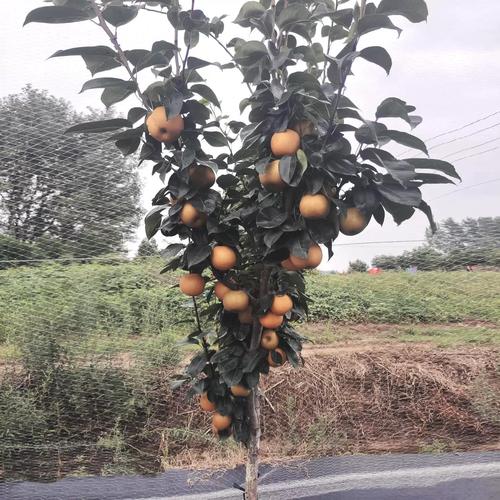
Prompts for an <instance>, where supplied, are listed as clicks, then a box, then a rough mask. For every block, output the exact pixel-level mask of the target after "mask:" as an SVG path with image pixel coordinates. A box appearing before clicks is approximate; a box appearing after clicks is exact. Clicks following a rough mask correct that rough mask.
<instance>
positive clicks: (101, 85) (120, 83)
mask: <svg viewBox="0 0 500 500" xmlns="http://www.w3.org/2000/svg"><path fill="white" fill-rule="evenodd" d="M107 88H119V89H124V90H125V89H126V90H131V91H132V92H133V91H134V90H135V89H136V84H135V82H131V81H127V80H122V79H121V78H94V79H93V80H89V81H88V82H85V83H84V84H83V87H82V90H80V93H81V92H85V90H91V89H107Z"/></svg>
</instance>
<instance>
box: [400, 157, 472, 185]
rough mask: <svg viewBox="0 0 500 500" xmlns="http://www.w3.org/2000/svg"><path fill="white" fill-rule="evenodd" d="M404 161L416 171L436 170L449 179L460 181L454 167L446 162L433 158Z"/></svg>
mask: <svg viewBox="0 0 500 500" xmlns="http://www.w3.org/2000/svg"><path fill="white" fill-rule="evenodd" d="M406 161H407V162H408V163H411V164H412V165H413V166H414V167H415V168H416V169H425V170H437V171H439V172H443V173H444V174H446V175H449V176H450V177H454V178H455V179H458V180H462V179H461V178H460V175H458V172H457V171H456V170H455V167H454V166H453V165H452V164H451V163H448V162H447V161H443V160H435V159H433V158H407V159H406Z"/></svg>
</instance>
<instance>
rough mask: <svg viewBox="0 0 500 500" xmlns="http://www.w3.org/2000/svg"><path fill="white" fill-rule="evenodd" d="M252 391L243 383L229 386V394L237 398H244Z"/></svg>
mask: <svg viewBox="0 0 500 500" xmlns="http://www.w3.org/2000/svg"><path fill="white" fill-rule="evenodd" d="M250 392H252V391H251V390H250V389H248V388H247V387H245V386H244V385H233V386H232V387H231V394H232V395H233V396H236V397H238V398H246V397H247V396H249V395H250Z"/></svg>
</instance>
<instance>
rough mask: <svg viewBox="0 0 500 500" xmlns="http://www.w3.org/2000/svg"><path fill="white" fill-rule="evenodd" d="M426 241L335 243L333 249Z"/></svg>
mask: <svg viewBox="0 0 500 500" xmlns="http://www.w3.org/2000/svg"><path fill="white" fill-rule="evenodd" d="M424 241H427V240H387V241H360V242H356V243H335V244H334V247H351V246H356V245H386V244H389V243H422V242H424Z"/></svg>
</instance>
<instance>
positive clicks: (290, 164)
mask: <svg viewBox="0 0 500 500" xmlns="http://www.w3.org/2000/svg"><path fill="white" fill-rule="evenodd" d="M54 3H56V4H57V5H55V6H52V7H41V8H39V9H35V10H34V11H32V12H31V13H29V14H28V17H27V19H26V23H28V22H48V23H53V22H80V21H85V20H92V21H93V22H94V23H95V24H98V25H99V26H100V27H101V28H102V30H103V31H104V32H105V33H106V34H107V36H108V38H109V42H110V45H111V46H108V47H103V46H97V47H96V46H87V47H78V48H73V49H65V50H62V51H59V52H58V53H56V54H55V56H57V57H63V56H70V55H80V56H82V57H83V58H84V60H85V61H86V63H87V67H89V69H90V70H91V72H92V74H94V73H96V72H98V71H106V70H110V69H114V68H117V67H118V66H120V71H121V76H124V75H125V77H126V79H123V78H94V79H92V80H90V81H88V82H86V83H85V84H84V88H102V89H104V90H103V93H102V96H101V100H102V101H103V102H104V103H105V104H106V105H111V104H113V103H115V102H119V101H121V100H123V99H125V98H126V97H128V96H130V95H132V94H136V95H137V97H138V98H139V99H140V102H141V103H142V107H141V108H132V109H130V111H129V113H128V115H127V118H126V119H124V118H123V119H111V120H104V121H99V122H96V121H93V122H87V123H81V124H78V125H75V126H73V127H71V128H70V129H69V130H68V132H73V133H77V132H102V131H111V130H113V131H116V134H115V135H114V136H113V137H112V139H114V140H115V142H116V145H117V146H118V147H119V148H120V150H121V151H122V152H124V153H126V154H130V153H132V152H134V151H136V150H137V149H138V148H141V152H140V156H141V160H149V161H152V162H154V168H153V172H154V173H159V174H160V177H161V179H162V180H164V181H165V186H164V187H163V188H162V189H161V190H160V191H159V192H158V193H157V195H156V197H155V198H154V200H153V204H154V207H153V209H152V210H151V211H150V212H149V214H148V215H147V216H146V232H147V235H148V237H152V236H154V235H155V234H156V233H157V232H161V233H162V234H163V235H164V236H167V237H172V236H175V237H176V238H179V239H180V240H181V243H179V242H176V243H173V244H171V245H169V246H168V247H167V249H166V250H164V251H163V252H162V254H163V255H165V256H170V257H171V258H172V260H171V261H170V262H169V264H168V265H167V266H166V268H165V270H169V269H178V268H181V269H183V270H185V271H187V273H186V274H183V276H182V277H181V279H180V290H181V292H182V293H184V294H186V295H188V296H191V297H193V308H194V324H195V327H194V329H193V332H192V333H191V334H190V335H189V336H188V339H187V342H189V343H191V344H194V345H197V346H198V347H199V351H198V352H197V353H196V354H195V356H194V357H193V359H192V361H191V363H190V364H189V365H188V367H187V368H186V371H185V373H184V375H183V376H181V377H180V378H179V380H178V381H176V384H185V383H188V384H189V385H190V386H191V389H192V391H193V392H195V393H198V394H200V405H201V407H202V409H204V410H205V411H211V412H213V416H212V425H213V428H214V431H215V432H216V434H217V435H218V436H219V437H221V438H226V437H228V436H230V435H232V436H233V437H234V438H235V439H236V440H237V441H240V442H243V443H245V445H246V446H247V447H248V460H247V474H246V498H247V499H248V500H254V499H256V498H257V479H258V457H259V443H260V399H259V381H260V378H261V376H263V375H266V374H267V373H269V370H270V369H272V368H277V367H279V366H280V365H282V364H283V363H285V362H287V361H289V362H290V363H291V364H292V365H293V366H296V367H298V366H299V365H300V364H301V363H302V358H301V354H300V353H301V349H302V344H303V342H304V340H305V339H304V338H303V337H302V336H301V335H300V334H299V333H298V332H297V331H296V330H295V329H294V326H293V322H294V321H296V320H298V319H300V318H303V317H304V316H305V315H306V314H307V296H306V294H305V280H304V271H305V270H306V269H311V268H314V267H317V266H318V265H319V264H320V263H321V260H322V256H323V252H322V249H321V246H320V245H323V246H324V247H326V249H327V250H328V257H329V258H330V257H332V255H333V242H334V241H335V239H336V238H337V236H338V234H339V232H340V231H342V232H343V233H344V234H346V235H350V236H353V235H356V234H358V233H359V232H361V231H362V230H363V229H364V228H365V227H366V226H367V225H368V224H369V222H370V221H371V219H372V218H373V219H374V220H375V221H377V222H378V223H379V224H381V225H382V224H383V222H384V219H385V215H386V213H389V214H390V215H391V216H392V217H393V218H394V220H395V221H396V223H398V224H400V223H402V222H404V221H405V220H408V219H410V218H411V217H412V215H413V214H414V213H415V211H416V210H421V211H423V212H424V213H425V214H426V215H427V217H428V218H429V221H430V224H431V226H432V227H433V228H434V227H435V224H434V221H433V218H432V213H431V209H430V207H429V206H428V205H427V203H425V201H423V199H422V192H421V187H422V186H423V185H425V184H429V183H449V182H453V179H459V176H458V174H457V172H456V171H455V169H454V167H453V166H452V165H451V164H449V163H447V162H444V161H439V160H434V159H429V158H412V157H409V158H405V159H397V158H396V157H395V156H394V155H392V154H391V153H390V152H389V151H388V150H387V149H384V146H385V145H386V144H388V143H391V142H395V143H397V144H401V145H403V146H405V147H407V148H411V149H413V150H419V151H421V152H423V153H425V154H427V148H426V146H425V144H424V143H423V142H422V141H421V140H420V139H418V138H417V137H415V136H414V135H413V134H411V133H409V132H404V131H401V130H397V129H394V128H389V126H388V125H386V124H385V123H384V121H385V119H386V118H389V119H391V120H390V123H391V124H392V123H394V120H393V119H394V118H399V119H401V120H402V123H403V124H405V126H407V127H409V128H410V129H413V128H415V127H416V126H417V125H418V124H419V123H420V122H421V120H422V119H421V118H420V117H419V116H417V115H414V114H412V113H413V112H414V111H415V107H414V106H412V105H409V104H407V103H406V102H405V101H403V100H401V99H399V98H396V97H388V98H387V99H384V101H383V102H382V103H380V105H379V106H378V107H377V109H376V111H375V119H374V120H373V119H372V120H370V119H365V118H363V117H362V116H361V114H360V112H359V111H358V108H357V107H356V105H355V104H354V103H353V102H352V101H351V100H350V99H348V98H347V97H346V96H345V95H344V90H345V83H346V80H347V78H348V76H349V75H350V74H352V71H351V69H352V64H353V62H354V61H355V60H357V59H361V60H365V61H368V62H370V63H374V64H376V65H378V66H381V67H382V68H383V69H384V70H385V71H386V72H387V73H388V72H389V70H390V68H391V65H392V61H391V58H390V55H389V54H388V53H387V51H386V50H385V49H384V48H382V47H378V46H374V47H363V48H361V45H360V44H359V42H360V40H361V39H362V37H364V35H366V34H367V33H370V32H372V31H375V30H378V29H391V30H394V31H396V32H398V33H400V32H401V30H400V29H399V28H398V27H397V26H396V25H395V24H394V23H393V21H392V20H391V16H394V15H401V16H404V17H406V18H407V19H408V20H409V21H411V22H414V23H417V22H422V21H424V20H425V19H426V18H427V6H426V4H425V2H424V1H423V0H412V1H411V2H409V1H407V0H381V1H380V2H378V4H377V5H376V4H375V3H372V2H366V1H365V0H359V1H350V2H349V1H341V2H335V1H333V0H307V1H302V0H300V1H299V0H279V1H277V2H276V1H273V0H261V1H260V2H255V1H250V2H245V3H243V4H242V7H241V10H240V13H239V15H238V16H237V18H236V20H235V22H236V23H237V24H238V25H239V26H241V27H242V28H249V29H250V32H249V38H248V39H245V38H235V39H233V40H230V41H229V42H227V43H223V42H222V40H221V39H220V38H221V35H222V33H223V30H224V23H223V21H222V19H223V17H216V18H212V19H209V18H208V17H207V16H206V15H205V14H204V12H203V11H201V10H199V9H197V8H196V0H191V1H190V2H188V4H187V6H186V7H187V8H184V7H183V5H182V2H180V1H178V0H161V1H159V0H151V1H145V2H135V1H132V0H130V1H128V0H113V2H109V1H106V0H101V1H98V0H78V1H76V0H62V1H61V0H58V1H57V2H54ZM142 8H147V9H148V10H152V11H155V12H157V13H158V14H159V15H164V16H165V18H164V19H165V22H166V25H168V24H169V25H170V32H169V34H170V37H171V38H170V40H169V41H165V40H159V41H157V42H155V43H154V44H153V45H152V47H151V49H144V48H141V49H139V50H127V51H124V50H123V48H122V47H121V45H120V41H119V33H117V31H119V30H116V29H115V28H119V27H120V26H122V25H124V24H127V23H129V22H131V21H133V20H134V19H135V17H136V16H137V15H138V14H139V11H140V10H141V9H142ZM167 23H168V24H167ZM201 36H205V37H206V38H207V39H210V40H211V41H213V43H217V44H219V46H222V47H223V48H224V50H225V52H226V54H230V55H231V57H232V59H233V62H231V63H229V64H221V63H219V62H216V61H204V60H201V59H199V58H197V57H195V56H194V50H193V49H194V48H195V47H196V45H197V44H198V42H199V40H200V37H201ZM358 45H359V47H358ZM337 46H338V47H337ZM333 54H335V55H333ZM214 65H215V66H217V67H219V68H220V69H229V68H236V69H237V70H239V71H240V72H241V73H242V75H243V82H244V83H245V84H246V86H247V88H248V90H249V93H250V96H249V97H248V98H246V99H244V100H243V101H242V102H241V104H240V109H239V110H237V111H236V112H235V115H236V116H238V117H239V118H240V117H241V114H242V113H243V112H244V111H248V119H247V120H246V123H245V122H241V121H239V120H230V121H226V119H225V118H224V117H221V116H220V114H219V106H220V104H219V99H218V97H217V95H216V93H215V92H214V90H213V89H212V88H210V86H209V85H206V84H205V83H202V82H204V81H205V79H204V78H203V76H202V74H203V71H204V70H205V69H210V68H211V67H213V66H214ZM151 66H154V74H155V75H156V76H157V77H158V78H157V80H156V81H155V82H154V83H153V84H151V85H149V86H148V87H147V88H145V89H143V88H142V87H141V86H140V85H139V81H138V76H137V75H138V73H139V72H140V71H142V70H144V69H146V68H149V67H151ZM352 122H354V123H352ZM237 134H239V139H240V143H241V147H240V148H239V149H238V150H237V151H235V152H233V147H232V144H233V143H234V142H235V141H236V138H237ZM207 145H208V146H210V147H211V148H214V147H215V148H224V152H223V153H221V154H218V155H217V156H215V155H214V154H212V153H209V152H207V151H206V149H207ZM211 148H208V149H210V150H211ZM235 149H236V148H235ZM211 151H212V150H211ZM218 171H223V172H220V173H219V175H218V176H216V175H215V173H216V172H218ZM216 177H217V179H216ZM215 182H217V188H216V189H214V188H213V186H214V184H215ZM203 273H205V274H203ZM207 281H208V282H211V286H210V288H209V290H208V291H207V293H206V294H205V293H204V291H205V287H206V283H207ZM212 285H213V286H212ZM201 295H204V297H205V298H206V299H207V301H208V303H207V304H206V306H205V307H202V308H200V307H199V304H198V301H197V299H196V297H198V296H201ZM214 296H215V297H216V298H217V299H219V300H220V302H218V301H216V300H215V297H214ZM205 318H209V319H211V320H212V321H214V322H215V324H216V331H215V332H212V331H211V329H207V328H204V325H203V320H204V319H205Z"/></svg>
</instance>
